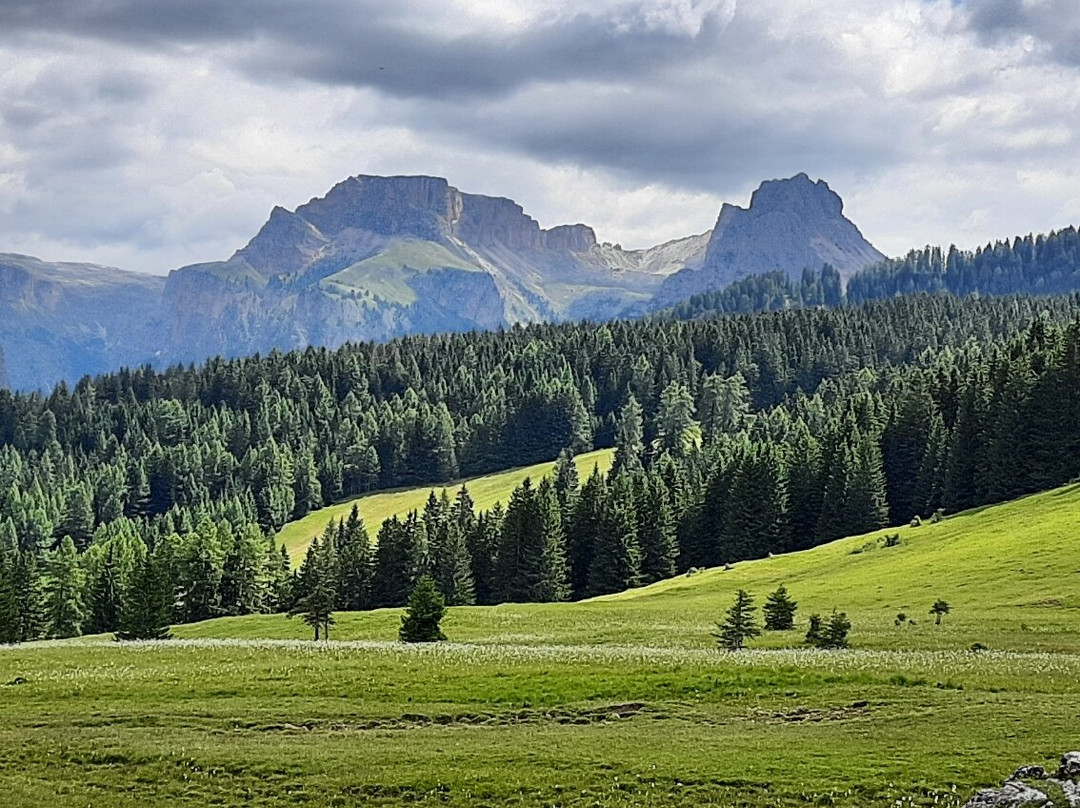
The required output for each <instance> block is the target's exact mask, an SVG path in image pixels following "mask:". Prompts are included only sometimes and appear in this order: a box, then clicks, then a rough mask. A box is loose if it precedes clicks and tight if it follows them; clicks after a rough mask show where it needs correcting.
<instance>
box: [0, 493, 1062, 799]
mask: <svg viewBox="0 0 1080 808" xmlns="http://www.w3.org/2000/svg"><path fill="white" fill-rule="evenodd" d="M423 496H425V497H426V491H425V492H424V494H423ZM474 496H475V494H474ZM365 515H366V514H365ZM1078 518H1080V487H1077V486H1072V487H1069V488H1064V489H1059V490H1057V491H1051V492H1047V493H1043V494H1039V495H1035V496H1032V497H1028V498H1026V499H1023V500H1019V501H1017V502H1013V503H1008V504H1004V505H1000V506H995V507H989V508H984V509H981V510H978V511H973V512H969V513H966V514H961V515H958V516H956V517H952V518H949V519H947V520H945V521H944V522H941V523H940V524H936V525H930V524H926V525H923V526H921V527H918V528H901V529H899V533H900V535H901V540H900V543H899V545H898V546H892V547H886V546H885V543H884V540H883V537H884V534H885V533H893V532H896V529H893V530H891V531H883V532H881V533H877V534H872V535H868V536H860V537H854V538H850V539H845V540H842V541H839V542H835V543H832V544H830V545H826V546H824V547H819V548H816V549H814V550H810V551H807V552H804V553H798V554H792V555H789V556H784V557H777V558H772V559H763V560H760V561H754V562H743V563H740V564H736V565H735V566H734V567H733V568H732V569H730V570H724V569H714V570H707V571H703V572H699V573H695V574H693V575H689V576H682V577H680V578H677V579H674V580H672V581H667V582H663V583H660V584H656V585H654V586H651V587H647V588H642V589H639V590H633V591H630V592H626V593H622V594H620V595H615V596H609V597H606V598H600V599H596V600H593V601H588V602H584V603H579V604H556V605H538V604H533V605H504V606H498V607H477V608H455V609H452V610H451V611H450V614H449V616H448V618H447V619H446V621H445V623H444V628H445V630H446V632H447V634H448V635H449V636H450V638H451V640H452V641H451V642H449V643H444V644H438V645H433V646H403V645H400V644H398V643H396V642H394V637H395V633H396V629H397V625H398V622H399V619H400V611H398V610H381V611H377V612H371V613H366V614H339V615H338V616H337V617H338V625H337V626H336V627H335V628H334V630H333V632H332V634H331V636H332V637H333V638H334V639H333V640H332V641H331V642H328V643H325V642H324V643H314V642H310V641H308V640H307V639H306V637H307V629H306V627H304V626H303V624H301V623H299V622H298V621H296V620H293V621H290V620H287V619H286V618H284V617H278V616H275V617H244V618H228V619H222V620H215V621H209V622H206V623H201V624H196V625H191V626H183V627H178V628H177V629H176V631H175V635H176V637H177V639H175V640H173V641H169V642H164V643H133V644H118V643H114V642H110V641H108V640H107V639H104V638H83V639H80V640H72V641H63V642H42V643H35V644H29V645H25V646H15V647H8V648H0V795H3V796H2V797H0V804H3V805H4V806H10V807H11V808H23V806H27V807H28V806H41V805H50V806H86V805H90V806H112V805H116V806H144V805H152V804H166V803H168V804H172V805H181V806H209V805H238V804H248V803H251V804H253V805H267V806H299V805H305V806H335V805H341V806H349V805H387V806H389V805H446V806H504V805H514V806H616V805H618V806H622V805H636V806H698V805H731V806H814V805H823V806H832V805H836V806H852V807H853V808H854V806H868V805H881V806H900V807H902V806H910V805H919V806H933V805H939V806H940V805H945V806H957V805H961V804H962V803H963V802H964V801H966V799H967V798H968V797H969V796H970V795H971V794H972V793H973V792H974V790H976V789H977V788H979V787H982V786H984V785H988V784H992V783H997V782H1000V781H1001V780H1002V779H1003V778H1004V777H1005V776H1006V775H1008V774H1009V773H1010V772H1011V771H1012V770H1013V768H1015V767H1016V766H1017V765H1019V764H1021V763H1043V764H1051V763H1053V762H1054V761H1055V760H1056V758H1057V757H1058V756H1059V755H1060V754H1061V753H1062V752H1064V751H1066V750H1068V749H1074V748H1080V716H1078V715H1077V704H1078V703H1080V545H1078V544H1077V541H1076V532H1077V531H1076V528H1077V524H1078ZM780 583H785V584H786V585H787V587H788V589H789V591H790V592H791V594H792V595H793V596H794V597H795V598H796V600H798V601H799V604H800V608H799V613H798V615H797V622H798V624H799V628H798V629H797V630H796V631H792V632H782V633H780V634H774V635H769V636H765V637H762V638H759V639H757V640H755V641H753V642H752V643H751V648H750V649H749V650H746V651H742V652H738V653H735V654H729V653H721V652H718V651H717V650H716V648H715V644H714V641H713V639H712V637H711V636H710V632H711V631H712V629H713V624H714V623H715V621H716V620H717V619H719V617H720V615H721V613H722V612H723V610H724V609H725V608H726V607H727V606H728V604H729V603H730V601H731V598H732V595H733V593H734V592H735V591H736V590H737V589H738V588H746V589H748V590H750V591H751V592H753V593H754V594H755V595H756V596H757V598H758V603H759V604H760V603H761V602H762V601H763V600H764V596H765V595H766V594H767V593H768V592H769V591H771V589H773V588H775V587H776V586H777V585H779V584H780ZM937 598H944V599H945V600H947V601H948V602H949V604H950V605H951V607H952V611H951V613H950V614H949V615H947V616H946V617H945V619H944V621H943V623H942V625H940V626H935V625H934V621H933V618H932V617H931V615H930V614H929V608H930V605H931V604H932V603H933V601H934V600H936V599H937ZM834 607H835V608H839V609H841V610H845V611H846V612H847V613H848V615H849V617H850V618H851V621H852V624H853V627H852V631H851V637H850V639H851V641H852V645H853V649H852V650H849V651H815V650H808V649H806V648H805V647H804V646H803V644H802V642H801V639H802V633H803V632H804V631H805V625H806V618H807V616H808V614H809V613H810V612H814V611H816V612H822V613H828V612H829V611H831V610H832V609H833V608H834ZM901 611H903V612H904V613H905V614H907V615H908V616H909V617H910V618H912V619H914V621H915V625H911V621H910V620H908V621H905V622H904V623H903V624H901V625H896V619H895V618H896V615H897V613H898V612H901ZM974 643H980V644H981V645H983V646H986V648H987V649H988V650H984V651H972V650H970V649H971V646H972V645H973V644H974Z"/></svg>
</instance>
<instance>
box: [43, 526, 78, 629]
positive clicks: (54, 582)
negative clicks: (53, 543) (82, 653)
mask: <svg viewBox="0 0 1080 808" xmlns="http://www.w3.org/2000/svg"><path fill="white" fill-rule="evenodd" d="M82 587H83V575H82V570H81V569H80V568H79V557H78V553H77V551H76V550H75V542H73V541H72V540H71V537H70V536H65V537H64V540H63V541H62V542H61V543H60V547H59V548H58V549H57V550H56V551H55V552H54V553H53V554H52V558H51V559H50V560H49V572H48V578H47V579H46V582H45V615H46V620H47V621H48V627H49V628H48V633H49V636H50V637H76V636H78V635H79V634H80V633H81V630H82V622H83V619H84V617H85V611H84V608H83V602H82Z"/></svg>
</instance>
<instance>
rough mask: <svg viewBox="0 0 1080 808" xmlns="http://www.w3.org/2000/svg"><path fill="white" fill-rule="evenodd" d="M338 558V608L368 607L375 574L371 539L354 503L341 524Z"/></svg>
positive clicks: (356, 608) (358, 608)
mask: <svg viewBox="0 0 1080 808" xmlns="http://www.w3.org/2000/svg"><path fill="white" fill-rule="evenodd" d="M338 557H339V560H340V564H341V591H340V593H339V598H338V602H339V603H340V605H341V608H342V609H347V610H352V611H356V610H360V609H367V608H370V606H371V585H372V576H373V575H374V563H373V556H372V549H371V539H370V538H369V536H368V532H367V529H366V528H365V527H364V522H363V520H362V519H361V518H360V510H359V508H358V507H357V506H356V505H353V506H352V509H351V510H350V511H349V517H348V519H346V520H345V521H344V522H343V523H342V530H341V540H340V542H339V546H338Z"/></svg>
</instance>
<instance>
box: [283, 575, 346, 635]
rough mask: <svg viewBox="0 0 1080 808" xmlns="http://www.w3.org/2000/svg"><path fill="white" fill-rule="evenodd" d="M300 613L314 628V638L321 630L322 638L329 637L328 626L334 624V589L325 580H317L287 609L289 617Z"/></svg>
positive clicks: (301, 617)
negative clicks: (310, 588)
mask: <svg viewBox="0 0 1080 808" xmlns="http://www.w3.org/2000/svg"><path fill="white" fill-rule="evenodd" d="M296 615H300V619H302V620H303V621H304V622H305V623H307V624H308V625H309V626H311V627H312V628H313V629H315V639H316V640H317V639H319V632H320V630H321V631H322V638H323V639H324V640H329V639H330V626H332V625H334V622H335V621H334V591H333V590H332V589H331V588H330V586H329V584H328V583H327V582H326V581H318V582H317V583H316V584H315V588H314V589H312V590H311V591H310V592H309V593H308V594H307V595H305V596H304V597H302V598H300V600H298V601H297V602H296V605H295V606H293V607H292V608H291V609H290V610H289V615H288V616H289V617H296Z"/></svg>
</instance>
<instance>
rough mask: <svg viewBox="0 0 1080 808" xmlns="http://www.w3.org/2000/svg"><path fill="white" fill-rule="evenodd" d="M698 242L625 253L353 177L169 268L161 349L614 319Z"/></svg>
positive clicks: (394, 183) (434, 182) (691, 261)
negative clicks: (215, 255) (240, 239)
mask: <svg viewBox="0 0 1080 808" xmlns="http://www.w3.org/2000/svg"><path fill="white" fill-rule="evenodd" d="M706 243H707V234H703V235H700V236H692V237H689V238H687V239H681V240H679V241H677V242H672V243H669V244H664V245H660V246H658V247H655V248H652V249H649V250H639V251H627V250H622V249H621V248H619V247H617V246H613V245H610V244H600V243H598V242H597V239H596V235H595V233H594V232H593V230H592V228H590V227H588V226H586V225H583V224H573V225H564V226H560V227H554V228H551V229H550V230H544V229H542V228H541V227H540V225H539V224H538V223H537V222H536V221H535V220H534V219H532V218H531V217H530V216H528V215H527V214H526V213H525V212H524V211H523V210H522V208H521V206H520V205H518V204H517V203H516V202H514V201H512V200H510V199H503V198H498V197H489V196H479V195H476V194H467V193H463V192H461V191H460V190H458V189H457V188H455V187H453V186H452V185H450V184H449V183H448V182H447V181H446V180H444V179H441V178H438V177H422V176H421V177H374V176H357V177H352V178H350V179H348V180H345V181H344V182H342V183H340V184H338V185H337V186H335V187H334V188H333V189H331V191H330V192H329V193H328V194H327V195H326V196H324V197H321V198H318V199H313V200H311V201H310V202H308V203H307V204H305V205H301V206H300V207H299V208H297V209H296V211H295V212H289V211H287V210H284V209H282V208H275V209H274V211H273V212H272V213H271V216H270V219H269V221H267V223H266V224H265V225H264V226H263V228H262V229H261V230H260V231H259V233H258V234H257V235H256V236H255V237H254V238H253V239H252V240H251V241H250V242H249V243H248V244H247V246H245V247H244V248H243V249H241V250H238V251H237V252H236V253H235V254H234V255H233V256H232V257H231V258H230V259H228V260H227V261H223V262H220V263H212V264H200V265H196V266H190V267H184V268H183V269H180V270H177V271H175V272H173V273H172V274H171V275H170V276H169V280H168V284H167V285H166V289H165V301H166V307H167V309H168V312H169V318H170V334H171V337H172V339H171V342H172V348H171V349H170V350H171V352H172V353H173V355H174V356H175V357H176V358H178V359H189V358H195V357H197V356H205V355H211V354H216V353H225V354H236V353H244V352H251V351H259V350H266V349H268V348H272V347H279V348H285V347H300V346H303V345H308V344H320V345H337V344H340V343H342V342H345V341H347V340H356V339H386V338H389V337H392V336H395V335H398V334H403V333H424V332H436V331H450V330H468V329H473V328H496V327H498V326H500V325H507V324H511V323H517V322H534V321H548V320H562V319H580V318H590V319H604V318H610V317H614V316H618V315H620V314H623V313H625V312H627V311H629V310H632V309H633V308H634V307H635V306H636V307H643V306H644V305H646V304H647V303H648V302H649V301H650V300H651V299H652V297H653V295H654V294H655V292H656V291H657V290H658V289H659V287H660V285H661V284H662V283H663V280H664V279H665V278H666V277H667V276H668V275H670V274H671V273H673V272H675V271H678V270H680V269H682V268H683V267H685V266H687V265H690V266H696V265H699V264H700V262H701V260H702V259H703V257H704V252H705V246H706Z"/></svg>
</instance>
